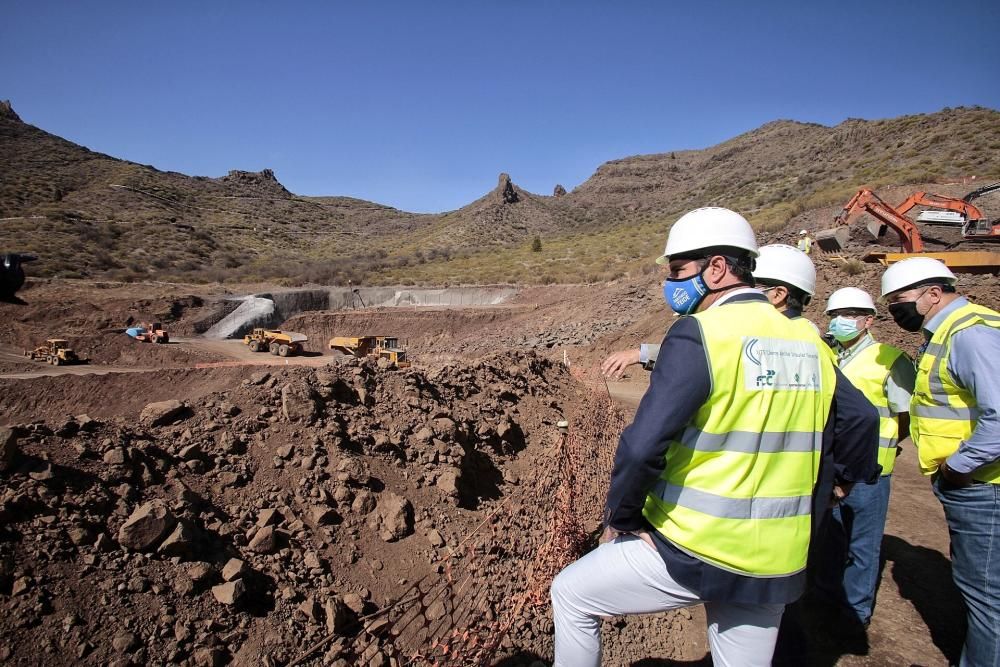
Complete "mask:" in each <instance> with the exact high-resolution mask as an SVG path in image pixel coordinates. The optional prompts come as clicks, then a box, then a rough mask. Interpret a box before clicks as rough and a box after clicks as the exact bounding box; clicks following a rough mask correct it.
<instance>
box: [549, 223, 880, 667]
mask: <svg viewBox="0 0 1000 667" xmlns="http://www.w3.org/2000/svg"><path fill="white" fill-rule="evenodd" d="M757 254H758V249H757V241H756V238H755V236H754V233H753V230H752V228H751V227H750V225H749V223H747V221H746V220H745V219H744V218H743V217H742V216H740V215H739V214H737V213H735V212H733V211H730V210H727V209H724V208H715V207H711V208H702V209H697V210H694V211H691V212H690V213H687V214H686V215H684V216H682V217H681V218H680V219H679V220H678V221H677V222H676V223H675V224H674V226H673V227H672V228H671V230H670V233H669V235H668V237H667V245H666V249H665V251H664V254H663V256H662V257H660V258H659V259H658V260H657V262H658V263H661V264H667V265H668V266H669V270H670V274H669V276H670V277H669V278H668V279H667V281H666V282H665V283H664V298H665V300H666V301H667V304H668V305H669V306H670V308H671V309H672V310H674V311H675V312H677V313H678V314H680V315H683V317H681V318H680V319H679V320H678V321H677V322H676V323H675V324H674V325H673V327H671V328H670V331H669V332H668V334H667V336H666V337H665V338H664V339H663V342H662V344H661V346H660V352H659V356H658V358H657V362H656V366H655V368H654V369H653V373H652V375H651V379H650V386H649V390H648V391H647V392H646V394H645V395H644V396H643V398H642V402H641V403H640V405H639V409H638V411H637V412H636V415H635V419H634V420H633V422H632V424H631V425H630V426H629V427H628V428H626V429H625V431H624V432H623V433H622V436H621V441H620V442H619V445H618V450H617V452H616V455H615V465H614V469H613V471H612V477H611V484H610V488H609V490H608V498H607V502H606V506H605V530H604V536H603V539H602V542H603V543H602V544H601V546H599V547H598V548H597V549H595V550H594V551H592V552H590V553H589V554H587V555H585V556H584V557H582V558H581V559H580V560H578V561H576V562H575V563H573V564H571V565H570V566H568V567H567V568H566V569H564V570H563V571H562V572H561V573H560V574H559V575H558V576H557V577H556V579H555V581H554V582H553V584H552V593H551V594H552V606H553V617H554V621H555V664H556V665H562V666H569V665H572V666H573V667H587V666H593V665H598V664H600V661H601V644H600V617H601V616H613V615H618V614H634V613H654V612H660V611H665V610H668V609H676V608H679V607H687V606H691V605H696V604H702V603H704V604H705V611H706V616H707V619H708V626H709V627H708V638H709V644H710V646H711V650H712V655H713V657H714V660H715V663H716V664H719V665H733V664H740V665H751V666H753V665H761V666H763V665H770V663H771V657H772V654H773V653H774V644H775V639H776V637H777V634H778V624H779V622H780V620H781V616H782V613H783V611H784V607H785V604H787V603H789V602H792V601H794V600H796V599H797V598H798V597H799V596H800V595H801V594H802V592H803V589H804V583H805V566H806V557H807V553H808V550H809V540H810V532H811V512H812V493H813V486H814V484H815V483H816V475H817V470H818V467H819V459H820V450H821V447H822V443H823V441H824V439H825V438H826V437H827V435H828V434H830V435H831V437H835V438H836V439H837V440H838V442H839V443H842V444H844V446H845V447H848V448H849V447H850V446H852V445H853V447H854V451H856V456H855V457H854V458H853V459H851V460H850V461H848V462H847V463H846V465H845V466H844V469H843V472H842V476H843V477H844V478H845V479H846V481H847V482H854V483H864V482H867V481H870V480H873V479H874V477H875V475H876V473H877V470H878V468H877V465H876V463H875V453H874V452H873V451H872V450H871V447H869V446H868V445H869V444H870V442H871V437H872V434H873V433H874V432H875V430H876V429H877V427H878V416H877V413H876V412H875V410H874V408H873V407H872V406H871V404H870V403H868V401H867V400H866V399H865V398H864V396H863V395H861V393H860V392H858V391H857V389H855V388H854V387H853V386H851V384H850V382H848V381H847V380H846V379H845V378H844V377H843V376H842V375H841V374H840V373H839V371H837V369H836V366H835V365H834V363H833V360H832V359H831V357H830V355H829V353H828V351H825V350H824V349H822V348H823V346H824V344H823V342H822V341H821V340H820V339H819V337H818V336H817V335H816V334H815V333H814V332H811V331H806V330H805V329H804V328H802V327H790V326H788V320H787V319H786V318H785V317H784V316H783V315H781V314H780V313H779V312H778V311H777V310H775V309H774V308H773V307H772V306H771V304H770V303H768V301H767V298H766V297H765V296H764V295H763V294H761V293H760V292H759V291H758V290H756V289H753V284H754V279H753V275H752V271H753V268H754V260H755V257H756V256H757ZM834 406H836V407H835V408H834Z"/></svg>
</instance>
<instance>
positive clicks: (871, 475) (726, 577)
mask: <svg viewBox="0 0 1000 667" xmlns="http://www.w3.org/2000/svg"><path fill="white" fill-rule="evenodd" d="M758 299H759V300H762V301H765V302H766V301H767V297H765V296H764V295H763V294H761V295H757V294H739V295H737V296H734V297H732V298H731V299H730V300H729V301H727V302H726V303H723V304H721V305H719V306H717V307H718V308H725V307H726V306H727V305H728V304H729V303H737V302H740V301H750V300H758ZM836 378H837V384H836V388H835V389H834V398H833V405H832V407H831V411H830V418H829V420H828V421H827V424H826V428H825V430H824V433H823V454H822V463H821V465H820V480H819V481H818V483H817V490H818V491H819V493H817V494H816V498H815V502H814V508H813V512H814V516H817V515H818V513H817V510H818V509H819V508H825V507H826V504H827V501H828V499H829V495H830V488H829V487H830V486H831V482H832V480H833V479H834V478H835V479H836V480H837V481H839V482H847V483H869V482H872V481H875V480H877V478H878V474H879V472H880V468H879V466H878V463H877V459H876V455H877V452H876V451H875V450H874V449H873V448H872V446H871V443H872V438H873V437H877V432H878V426H879V421H878V412H877V411H876V410H875V408H874V407H873V406H872V404H871V403H870V402H869V401H868V399H867V398H865V396H864V394H862V393H861V392H860V391H858V390H857V389H856V388H855V387H854V385H852V384H851V382H850V381H849V380H847V379H846V378H845V377H844V376H843V375H842V374H841V373H840V371H839V370H837V371H836ZM711 387H712V378H711V375H710V373H709V367H708V359H707V355H706V354H705V347H704V343H703V339H702V334H701V328H700V327H699V325H698V322H697V321H696V320H695V319H694V318H690V317H683V318H680V319H679V320H678V321H677V322H676V323H675V324H674V325H673V327H671V329H670V331H668V332H667V335H666V337H665V338H664V339H663V342H662V343H661V345H660V353H659V355H658V357H657V360H656V366H655V367H654V368H653V373H652V376H651V378H650V383H649V389H648V390H647V391H646V394H645V395H644V396H643V397H642V401H641V402H640V403H639V409H638V410H637V411H636V413H635V419H634V420H633V421H632V424H630V425H629V426H628V427H627V428H626V429H625V430H624V431H623V432H622V435H621V439H620V440H619V442H618V450H617V451H616V453H615V465H614V468H613V470H612V473H611V486H610V488H609V489H608V498H607V503H606V505H605V524H606V525H609V526H611V527H612V528H615V529H618V530H622V531H631V530H638V529H643V530H650V531H651V532H652V534H653V536H654V538H656V541H657V545H658V548H659V551H660V555H661V556H663V559H664V561H665V562H666V564H667V567H668V569H669V570H670V574H671V576H672V577H673V578H674V579H675V580H676V581H678V582H679V583H681V584H682V585H684V586H686V587H687V588H689V589H691V590H692V591H694V592H696V593H698V595H699V598H700V599H702V600H715V601H731V602H745V603H788V602H793V601H794V600H796V599H798V598H799V597H800V596H801V595H802V592H803V591H804V590H805V573H804V572H802V573H799V574H796V575H792V576H789V577H772V578H758V577H747V576H744V575H739V574H736V573H733V572H729V571H727V570H722V569H720V568H717V567H715V566H713V565H709V564H707V563H705V562H703V561H700V560H698V559H696V558H694V557H693V556H690V555H689V554H687V553H685V552H683V551H680V550H679V549H678V548H677V547H675V546H674V545H673V544H671V543H670V542H668V541H667V540H666V539H665V538H664V537H663V536H662V535H660V534H659V533H658V532H656V531H655V530H652V529H651V527H650V526H649V524H648V523H647V522H646V520H645V518H644V517H643V516H642V507H643V505H644V504H645V501H646V493H647V492H648V490H649V489H651V488H652V487H653V485H654V484H655V483H656V480H658V479H659V477H660V474H661V473H662V472H663V466H664V456H665V455H666V451H667V446H668V444H669V442H670V441H671V440H672V439H673V438H674V436H676V435H678V434H679V433H680V432H681V431H682V430H683V429H684V427H685V426H686V425H687V424H688V423H689V422H690V421H691V419H692V418H693V416H694V414H695V413H696V412H697V411H698V409H699V408H701V406H702V404H704V403H705V401H706V400H707V399H708V396H709V393H710V392H711ZM824 478H825V479H826V480H827V482H826V483H825V484H824ZM824 486H825V487H826V488H825V490H824V489H823V487H824Z"/></svg>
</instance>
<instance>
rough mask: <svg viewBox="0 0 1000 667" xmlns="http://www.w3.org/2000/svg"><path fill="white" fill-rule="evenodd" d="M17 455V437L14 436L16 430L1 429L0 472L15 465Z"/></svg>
mask: <svg viewBox="0 0 1000 667" xmlns="http://www.w3.org/2000/svg"><path fill="white" fill-rule="evenodd" d="M17 455H18V449H17V436H16V435H15V434H14V429H11V428H7V427H6V426H2V427H0V472H5V471H7V470H9V469H10V468H11V467H12V466H13V465H14V459H15V458H17Z"/></svg>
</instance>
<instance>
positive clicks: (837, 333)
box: [827, 315, 863, 343]
mask: <svg viewBox="0 0 1000 667" xmlns="http://www.w3.org/2000/svg"><path fill="white" fill-rule="evenodd" d="M827 331H829V332H830V335H831V336H833V337H834V338H835V339H836V340H837V341H838V342H840V343H846V342H848V341H852V340H854V339H855V338H857V337H858V336H860V335H861V332H862V331H863V329H858V320H857V318H856V317H845V316H844V315H838V316H837V317H835V318H833V319H832V320H830V327H829V328H828V329H827Z"/></svg>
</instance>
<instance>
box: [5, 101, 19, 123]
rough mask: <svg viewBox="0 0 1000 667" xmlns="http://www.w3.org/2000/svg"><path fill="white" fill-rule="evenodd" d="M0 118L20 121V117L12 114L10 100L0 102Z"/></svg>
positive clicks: (12, 109)
mask: <svg viewBox="0 0 1000 667" xmlns="http://www.w3.org/2000/svg"><path fill="white" fill-rule="evenodd" d="M0 118H5V119H7V120H16V121H19V122H20V121H21V117H20V116H18V115H17V114H16V113H15V112H14V107H12V106H11V104H10V100H0Z"/></svg>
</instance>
